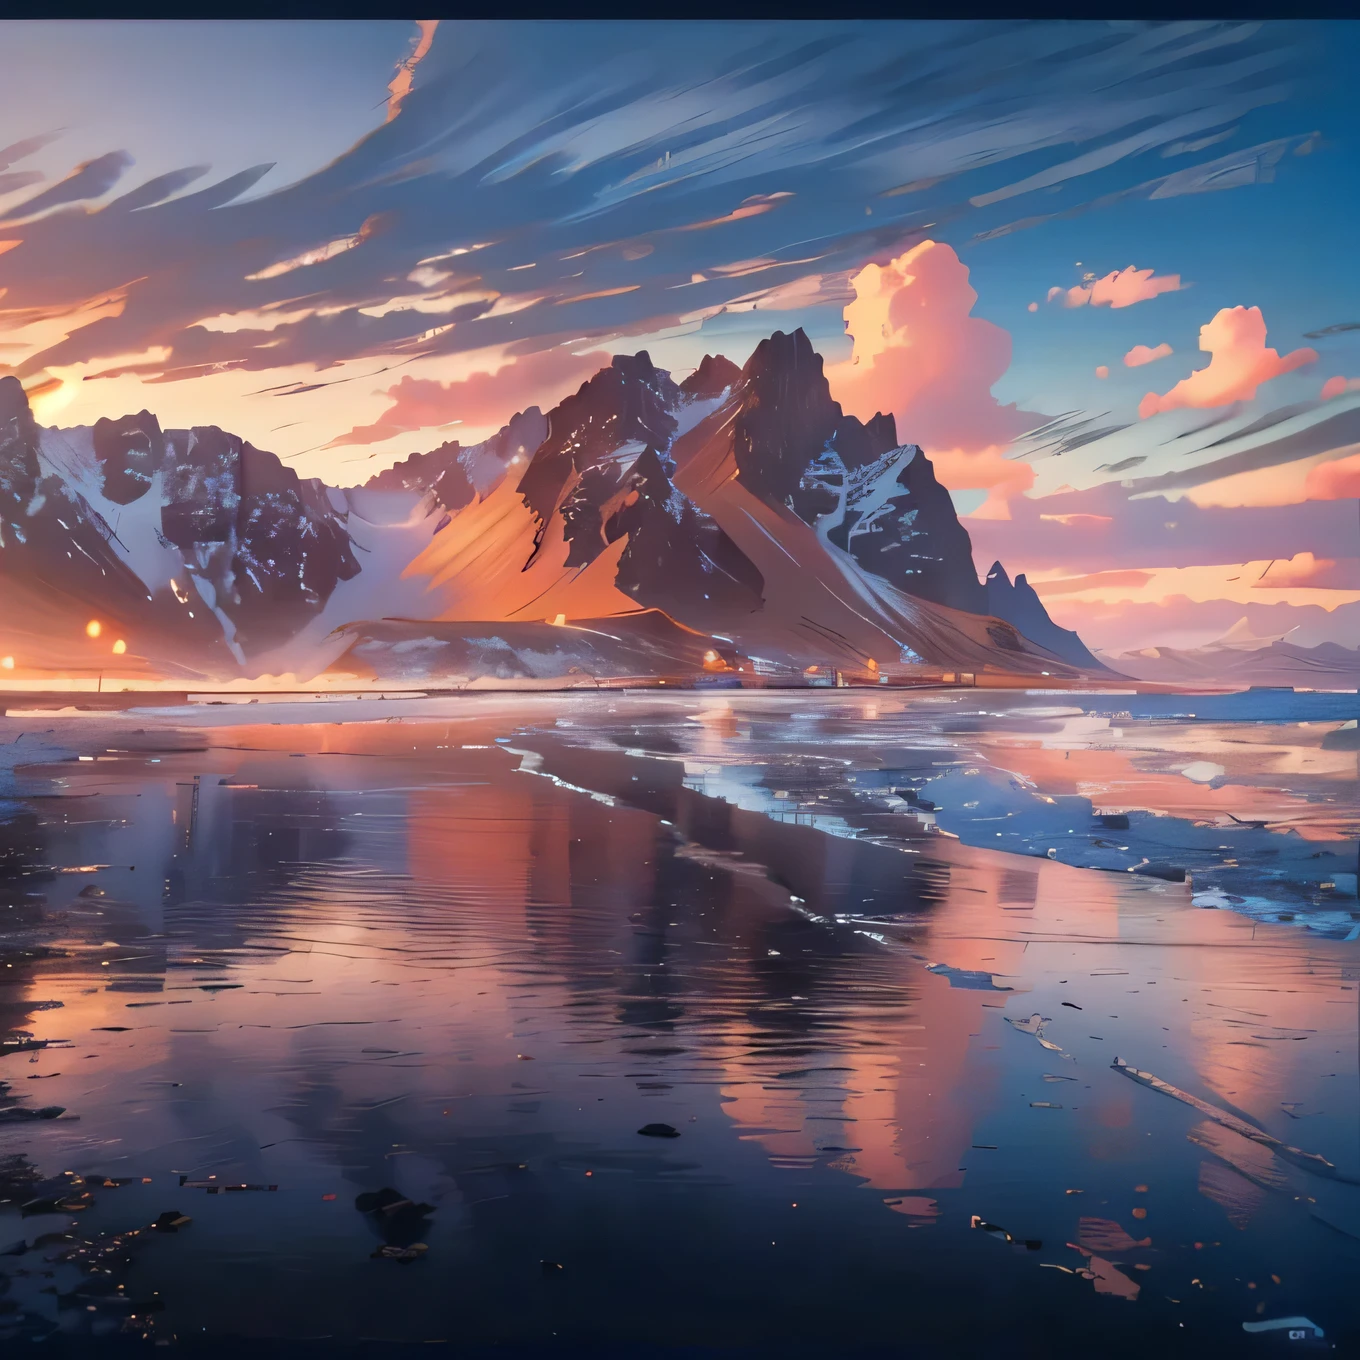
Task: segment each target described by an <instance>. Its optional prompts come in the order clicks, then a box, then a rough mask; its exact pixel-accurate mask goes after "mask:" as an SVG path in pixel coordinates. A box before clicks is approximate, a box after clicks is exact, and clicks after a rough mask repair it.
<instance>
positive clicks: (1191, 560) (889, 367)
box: [0, 20, 1360, 652]
mask: <svg viewBox="0 0 1360 1360" xmlns="http://www.w3.org/2000/svg"><path fill="white" fill-rule="evenodd" d="M1358 57H1360V32H1357V26H1355V25H1348V24H1342V23H1314V22H1310V23H1264V24H1263V23H1259V22H1248V23H1222V22H1211V23H1190V22H1186V23H1171V24H1150V23H1143V22H1108V23H1106V22H1093V23H1067V22H1064V23H1047V22H957V23H956V22H935V23H921V22H904V23H885V22H868V23H831V22H826V23H820V22H819V23H794V24H769V23H764V22H750V23H745V22H740V23H710V22H695V23H637V24H620V23H610V22H576V23H546V22H504V23H496V22H476V23H462V22H453V21H449V20H442V21H438V22H435V21H423V22H420V21H409V22H408V21H402V20H393V21H373V22H357V23H356V22H345V23H326V22H296V23H295V22H287V23H274V24H267V23H256V22H240V23H217V22H211V23H207V22H201V23H166V22H147V23H130V22H109V23H104V22H71V23H57V22H50V23H49V22H29V23H3V24H0V83H3V88H4V89H5V90H6V99H5V107H4V111H3V113H0V373H5V372H12V373H15V374H17V375H18V376H19V377H20V378H21V380H22V381H23V383H24V385H25V387H26V388H27V389H28V390H29V393H30V398H31V400H32V402H33V405H34V409H35V411H36V413H37V415H38V418H39V420H40V421H42V422H43V423H45V424H53V425H62V426H69V425H77V424H89V423H92V422H93V421H94V420H95V419H97V418H98V417H100V416H105V415H120V414H123V413H124V412H130V411H137V410H140V409H142V408H147V409H150V410H151V411H153V412H155V413H156V414H157V415H158V416H159V418H160V420H161V422H162V424H163V425H164V426H167V427H179V426H188V425H204V424H216V425H220V426H222V427H224V428H227V429H230V430H233V431H234V432H236V433H238V434H241V435H242V436H244V437H246V438H248V439H250V440H251V441H252V442H254V443H256V444H257V445H259V446H261V447H265V448H269V449H272V450H274V451H275V452H277V453H278V454H280V455H281V456H282V457H285V458H286V459H288V460H289V462H290V464H291V465H292V466H294V467H295V468H296V469H297V470H298V471H299V472H300V473H301V474H302V475H305V476H319V477H324V478H325V479H326V480H327V481H329V482H332V483H338V484H352V483H355V482H358V481H362V480H364V479H365V478H366V477H368V476H369V475H371V474H372V473H374V472H376V471H379V470H380V469H381V468H383V467H385V466H388V465H390V464H391V463H393V462H395V461H396V460H397V459H399V458H403V457H405V456H406V455H408V454H409V453H412V452H414V451H417V450H424V449H429V448H431V447H434V446H435V445H437V444H439V443H442V442H444V441H445V440H447V439H451V438H457V439H460V440H462V441H463V442H464V443H469V442H474V441H475V440H477V439H478V438H481V437H484V436H485V435H486V434H488V433H490V432H492V431H494V430H495V429H496V428H498V427H499V426H500V425H501V424H503V423H504V422H505V421H506V420H507V419H508V418H509V417H510V416H511V415H512V414H513V413H514V412H515V411H517V410H519V409H522V408H524V407H527V406H529V405H533V404H537V405H539V406H541V407H543V408H544V409H547V408H548V407H549V406H550V405H552V404H553V403H555V402H556V401H558V400H560V399H561V397H562V396H564V395H566V393H568V392H569V391H571V390H574V388H575V387H577V386H579V384H580V383H581V382H583V381H584V380H585V379H587V378H588V377H589V376H590V375H591V374H592V373H593V372H594V371H595V370H596V369H597V368H599V367H600V366H601V365H602V364H603V363H604V362H607V357H608V356H609V355H610V354H612V353H619V352H628V353H632V352H635V351H637V350H639V349H644V348H645V349H647V350H648V351H649V352H650V353H651V355H652V357H653V359H654V360H655V361H656V362H657V363H659V364H661V365H663V366H665V367H668V368H670V369H671V370H672V372H674V373H675V374H676V375H677V376H681V375H683V374H684V373H685V372H686V371H688V370H689V369H692V368H693V367H695V366H696V365H697V364H698V362H699V360H700V359H701V357H702V356H703V355H704V354H705V353H725V354H727V355H728V356H729V357H730V358H732V359H734V360H736V361H737V362H738V363H740V362H744V360H745V359H746V357H747V356H748V354H749V353H750V351H751V349H752V348H753V347H754V345H755V344H756V343H757V342H758V341H759V340H760V339H761V338H762V337H764V336H765V335H768V334H769V333H770V332H772V331H774V330H785V331H788V330H792V329H793V328H795V327H797V326H802V327H803V328H804V329H805V330H806V331H807V332H808V334H809V336H810V337H811V338H812V340H813V342H814V344H815V346H816V347H817V349H818V350H819V352H820V353H821V354H822V355H823V356H824V357H825V360H826V371H827V376H828V379H829V381H830V382H831V386H832V391H833V395H835V396H836V398H837V399H838V400H840V401H841V402H842V404H843V405H844V406H845V407H846V409H847V410H850V411H852V412H853V413H854V414H857V415H861V416H866V417H867V416H869V415H872V414H873V413H874V412H875V411H876V410H885V411H891V412H892V413H893V414H894V416H895V417H896V419H897V425H898V433H899V438H901V439H902V440H903V441H904V442H914V443H920V444H921V445H922V447H923V448H924V449H925V451H926V452H927V454H929V455H930V457H931V458H932V459H933V460H934V461H935V463H936V466H937V468H938V470H939V472H940V475H941V478H942V480H943V481H944V482H945V484H946V485H947V486H949V488H950V490H951V492H952V493H953V494H954V498H955V503H956V505H957V506H958V508H959V510H960V513H961V514H963V515H964V522H965V524H966V525H967V526H968V528H969V531H970V533H971V534H972V536H973V540H974V544H975V548H976V556H977V560H978V566H979V568H980V569H981V570H982V571H984V572H985V571H986V569H987V567H988V566H990V564H991V561H992V560H993V558H994V557H1000V558H1001V559H1002V560H1003V561H1004V562H1005V563H1006V565H1007V567H1008V568H1009V569H1010V570H1011V572H1012V573H1015V572H1019V571H1024V572H1026V573H1027V574H1028V576H1029V578H1030V580H1031V581H1032V582H1033V583H1034V584H1035V586H1036V588H1038V589H1039V591H1040V593H1041V595H1042V596H1043V598H1044V599H1045V602H1046V604H1047V605H1048V607H1049V609H1050V611H1051V612H1052V613H1053V615H1054V617H1055V618H1057V619H1058V621H1059V622H1060V623H1063V624H1065V625H1066V626H1069V627H1075V628H1077V629H1078V630H1079V631H1080V632H1081V634H1082V636H1083V637H1084V638H1085V639H1086V640H1087V642H1088V643H1089V644H1090V645H1092V646H1095V647H1098V648H1102V649H1105V650H1107V651H1111V652H1119V651H1121V650H1133V649H1139V648H1145V647H1149V646H1153V645H1172V646H1195V645H1201V644H1203V643H1206V642H1209V641H1211V640H1213V639H1214V638H1216V637H1218V636H1220V635H1221V634H1223V633H1225V632H1227V631H1228V629H1229V628H1231V627H1233V625H1234V624H1235V623H1236V622H1237V621H1238V620H1239V619H1242V618H1247V619H1248V622H1249V626H1250V627H1251V628H1252V629H1253V630H1254V631H1255V632H1256V633H1257V634H1258V635H1260V636H1275V635H1287V636H1288V637H1289V639H1290V640H1291V641H1294V642H1301V643H1304V644H1307V645H1312V644H1316V643H1319V642H1323V641H1334V642H1340V643H1343V644H1346V645H1354V644H1355V643H1356V642H1357V640H1360V515H1358V514H1357V497H1360V296H1358V294H1360V270H1357V269H1356V267H1355V263H1354V257H1355V247H1354V222H1355V221H1356V219H1357V209H1360V155H1358V154H1357V152H1358V151H1360V146H1358V145H1357V141H1358V140H1360V99H1357V97H1356V95H1355V92H1354V86H1353V81H1352V80H1351V77H1350V73H1351V72H1352V71H1353V70H1354V69H1355V68H1356V62H1357V58H1358ZM1243 558H1245V559H1247V560H1245V561H1244V560H1242V559H1243Z"/></svg>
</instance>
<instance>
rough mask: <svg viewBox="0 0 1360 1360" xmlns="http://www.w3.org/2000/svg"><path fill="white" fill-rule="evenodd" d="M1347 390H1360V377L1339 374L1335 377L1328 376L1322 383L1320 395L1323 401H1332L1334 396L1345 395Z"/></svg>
mask: <svg viewBox="0 0 1360 1360" xmlns="http://www.w3.org/2000/svg"><path fill="white" fill-rule="evenodd" d="M1347 392H1360V378H1343V377H1341V376H1340V375H1339V374H1338V375H1337V376H1336V377H1335V378H1328V379H1327V381H1326V382H1325V383H1323V384H1322V392H1321V394H1320V395H1321V397H1322V400H1323V401H1331V399H1332V398H1333V397H1343V396H1345V395H1346V393H1347Z"/></svg>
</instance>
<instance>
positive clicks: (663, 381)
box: [519, 350, 680, 566]
mask: <svg viewBox="0 0 1360 1360" xmlns="http://www.w3.org/2000/svg"><path fill="white" fill-rule="evenodd" d="M679 399H680V389H679V388H678V387H677V386H676V385H675V384H674V383H673V382H672V381H671V379H670V374H668V373H666V372H663V371H662V370H661V369H659V368H657V367H656V366H655V365H654V364H653V363H652V361H651V358H650V356H649V355H648V354H647V353H646V351H645V350H644V351H642V352H641V353H639V354H634V355H631V356H629V355H625V354H616V355H615V356H614V361H613V363H612V364H611V365H610V366H609V367H608V368H604V369H601V370H600V371H599V372H598V373H597V374H596V375H595V376H594V377H593V378H591V379H590V381H589V382H587V383H583V384H582V385H581V387H580V389H579V390H578V391H577V392H576V393H575V394H574V395H573V396H570V397H568V398H567V399H566V400H565V401H563V402H562V403H561V404H560V405H558V406H556V407H554V408H553V410H552V411H550V412H549V414H548V434H547V438H545V439H544V441H543V442H542V443H541V444H540V445H539V446H538V449H537V451H536V452H535V454H534V457H533V461H532V462H531V463H530V464H529V467H528V470H527V471H526V472H525V474H524V476H523V477H522V478H521V479H520V483H519V493H520V495H521V496H523V497H524V502H525V504H526V505H527V506H528V507H529V509H530V510H532V511H533V512H534V514H535V515H536V516H537V517H538V519H539V522H540V524H543V525H546V522H547V519H548V516H549V515H551V514H552V512H553V510H554V508H555V507H556V506H557V505H558V503H559V501H561V499H562V495H563V493H564V492H565V491H566V490H567V487H568V486H569V485H570V484H571V483H572V480H573V478H574V477H579V478H580V481H579V483H578V484H577V485H576V486H575V487H574V489H573V490H572V492H571V497H570V500H569V501H568V502H567V504H565V505H564V506H563V508H562V515H563V518H564V519H565V520H566V536H567V541H568V543H569V544H570V556H569V558H568V561H569V563H570V564H571V565H572V566H584V565H586V563H588V562H591V561H593V560H594V559H595V557H596V556H597V555H598V554H599V553H600V552H602V551H603V549H604V546H605V539H604V532H603V530H604V524H603V518H602V512H603V506H604V502H605V500H607V499H608V497H609V496H610V495H612V494H613V491H614V488H615V487H616V486H617V483H618V469H617V468H616V467H612V466H610V458H611V455H613V454H615V453H616V452H617V451H618V450H619V449H621V448H622V447H623V446H624V445H627V444H632V443H635V442H640V443H641V444H643V445H651V446H652V447H653V448H662V449H664V448H667V447H668V446H669V445H670V442H671V438H672V436H673V435H674V434H675V427H676V422H675V416H674V415H673V414H672V412H673V411H674V410H675V407H676V406H677V405H678V404H679ZM630 461H631V460H630ZM541 541H542V535H541V533H540V535H539V539H538V542H541ZM535 546H537V544H536V545H535Z"/></svg>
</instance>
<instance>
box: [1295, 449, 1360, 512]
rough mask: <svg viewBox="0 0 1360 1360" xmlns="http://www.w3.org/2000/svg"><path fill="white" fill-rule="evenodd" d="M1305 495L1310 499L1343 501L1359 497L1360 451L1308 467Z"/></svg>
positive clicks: (1304, 488)
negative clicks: (1346, 456) (1347, 456)
mask: <svg viewBox="0 0 1360 1360" xmlns="http://www.w3.org/2000/svg"><path fill="white" fill-rule="evenodd" d="M1303 490H1304V494H1305V496H1306V497H1307V498H1308V499H1309V500H1312V501H1345V500H1355V499H1357V498H1360V453H1353V454H1351V456H1350V457H1349V458H1335V459H1333V460H1332V461H1331V462H1329V463H1319V464H1317V465H1316V466H1315V467H1311V468H1309V469H1308V476H1307V477H1306V478H1305V479H1304V483H1303Z"/></svg>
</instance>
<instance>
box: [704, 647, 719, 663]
mask: <svg viewBox="0 0 1360 1360" xmlns="http://www.w3.org/2000/svg"><path fill="white" fill-rule="evenodd" d="M717 659H718V654H717V652H715V651H713V650H711V649H710V650H709V651H707V652H705V653H704V660H705V661H716V660H717Z"/></svg>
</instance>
